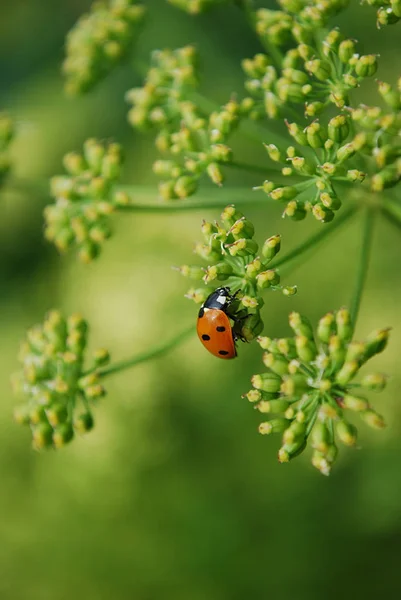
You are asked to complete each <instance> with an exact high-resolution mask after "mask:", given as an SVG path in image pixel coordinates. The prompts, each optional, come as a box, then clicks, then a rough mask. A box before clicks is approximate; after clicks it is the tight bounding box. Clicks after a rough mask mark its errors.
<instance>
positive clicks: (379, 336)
mask: <svg viewBox="0 0 401 600" xmlns="http://www.w3.org/2000/svg"><path fill="white" fill-rule="evenodd" d="M389 335H390V328H389V327H388V328H387V329H377V330H375V331H373V332H372V333H371V334H369V335H368V337H367V338H366V354H365V356H366V360H367V359H369V358H371V357H372V356H374V355H375V354H380V352H383V350H384V349H385V347H386V346H387V341H388V338H389Z"/></svg>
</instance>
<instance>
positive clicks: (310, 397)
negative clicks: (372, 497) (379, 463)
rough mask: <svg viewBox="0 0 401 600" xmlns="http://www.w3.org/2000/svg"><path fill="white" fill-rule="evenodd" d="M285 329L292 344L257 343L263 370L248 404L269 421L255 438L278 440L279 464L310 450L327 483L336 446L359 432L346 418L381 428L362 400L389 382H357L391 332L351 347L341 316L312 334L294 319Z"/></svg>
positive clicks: (372, 377) (346, 317)
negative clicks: (270, 436) (354, 416)
mask: <svg viewBox="0 0 401 600" xmlns="http://www.w3.org/2000/svg"><path fill="white" fill-rule="evenodd" d="M289 323H290V327H291V328H292V330H293V332H294V335H293V337H289V338H281V339H271V338H268V337H259V338H258V341H259V344H260V346H261V348H262V349H263V350H264V351H265V352H264V355H263V362H264V365H265V366H266V367H267V370H266V371H264V372H262V373H258V374H257V375H254V376H253V377H252V385H253V388H252V389H251V390H250V391H249V392H248V393H247V394H245V397H246V398H248V400H249V401H250V402H252V403H254V405H255V408H256V409H257V410H259V412H261V413H262V414H263V415H268V416H269V419H268V420H267V421H264V422H262V423H261V424H260V426H259V432H260V433H261V434H263V435H267V434H270V433H280V434H281V435H282V445H281V447H280V449H279V452H278V460H279V462H281V463H285V462H288V461H289V460H291V459H293V458H295V457H296V456H298V455H299V454H300V453H301V452H303V450H304V449H305V448H306V446H307V444H308V442H309V444H310V445H311V446H312V448H313V453H312V464H313V466H314V467H316V468H317V469H318V470H319V471H320V472H321V473H322V474H323V475H329V474H330V471H331V468H332V465H333V464H334V462H335V460H336V457H337V451H338V450H337V444H336V443H337V441H339V442H341V443H342V444H345V445H346V446H355V445H356V442H357V429H356V427H355V426H354V425H353V424H351V423H350V422H349V421H348V415H350V414H351V413H358V415H359V417H360V418H361V419H362V420H363V421H364V422H365V423H366V424H367V425H369V426H370V427H373V428H375V429H382V428H383V427H385V423H384V420H383V417H382V416H381V415H379V414H378V413H377V412H376V411H375V410H374V409H373V408H372V406H371V403H370V401H369V400H368V399H367V398H366V397H365V393H366V392H368V391H381V390H382V389H383V388H384V387H385V385H386V376H385V375H383V374H381V373H370V374H367V375H364V376H363V377H362V378H361V379H360V381H359V382H358V383H356V382H355V377H356V376H357V374H358V372H359V370H360V368H361V367H362V366H363V365H365V364H366V363H367V361H368V360H370V359H371V358H372V357H373V356H375V355H376V354H378V353H379V352H382V351H383V350H384V348H385V347H386V344H387V340H388V335H389V329H379V330H376V331H373V332H372V333H371V334H370V335H369V336H368V337H367V338H366V340H365V341H364V342H357V341H352V340H351V338H352V331H353V328H352V325H351V319H350V313H349V311H348V310H347V309H346V308H342V309H340V310H338V311H336V312H330V313H328V314H326V315H325V316H324V317H322V318H321V319H320V321H319V322H318V325H317V329H316V332H315V333H314V331H313V328H312V326H311V324H310V322H309V321H308V320H307V319H306V317H304V316H302V315H300V314H299V313H295V312H293V313H291V314H290V317H289Z"/></svg>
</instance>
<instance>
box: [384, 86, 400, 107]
mask: <svg viewBox="0 0 401 600" xmlns="http://www.w3.org/2000/svg"><path fill="white" fill-rule="evenodd" d="M378 90H379V94H380V95H381V97H382V98H383V100H384V101H385V103H386V104H387V105H388V106H389V107H390V108H392V109H394V110H399V109H400V108H401V95H400V92H399V91H398V90H395V89H394V88H393V87H392V86H391V85H390V84H389V83H385V82H384V81H379V85H378Z"/></svg>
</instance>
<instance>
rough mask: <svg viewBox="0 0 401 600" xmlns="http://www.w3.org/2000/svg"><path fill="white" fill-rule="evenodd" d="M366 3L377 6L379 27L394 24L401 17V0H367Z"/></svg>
mask: <svg viewBox="0 0 401 600" xmlns="http://www.w3.org/2000/svg"><path fill="white" fill-rule="evenodd" d="M365 2H366V4H369V5H370V6H374V7H377V12H376V24H377V27H378V28H379V29H380V27H383V26H384V25H394V23H398V21H399V20H400V19H401V0H365Z"/></svg>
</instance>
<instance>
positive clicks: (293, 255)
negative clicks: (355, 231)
mask: <svg viewBox="0 0 401 600" xmlns="http://www.w3.org/2000/svg"><path fill="white" fill-rule="evenodd" d="M356 210H357V209H356V207H355V206H351V207H350V208H349V209H348V210H345V211H343V213H342V214H340V215H339V216H338V217H336V219H335V221H334V222H333V224H332V225H329V226H327V225H323V227H324V229H322V230H321V231H319V232H318V233H316V234H314V235H312V236H311V237H310V238H308V239H307V240H305V241H304V242H302V243H301V244H299V245H298V246H296V247H295V248H294V249H293V250H291V251H290V252H288V253H287V254H285V255H284V256H283V257H282V258H280V259H278V260H277V261H275V262H273V263H272V265H271V267H269V268H273V269H276V268H277V267H281V266H283V265H285V264H288V263H290V262H292V261H294V260H296V259H298V258H299V257H300V256H301V255H302V254H304V253H305V252H307V251H308V250H311V249H312V248H314V247H315V246H316V245H317V244H319V243H320V242H321V241H323V240H324V239H325V238H326V237H327V236H329V235H330V234H331V233H333V232H334V231H336V229H338V228H339V227H341V226H342V225H343V224H344V223H345V222H346V221H348V220H349V219H350V217H351V216H352V215H353V214H355V212H356Z"/></svg>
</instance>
